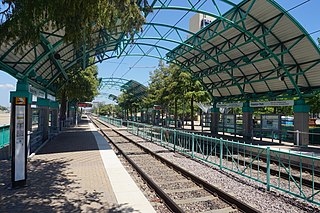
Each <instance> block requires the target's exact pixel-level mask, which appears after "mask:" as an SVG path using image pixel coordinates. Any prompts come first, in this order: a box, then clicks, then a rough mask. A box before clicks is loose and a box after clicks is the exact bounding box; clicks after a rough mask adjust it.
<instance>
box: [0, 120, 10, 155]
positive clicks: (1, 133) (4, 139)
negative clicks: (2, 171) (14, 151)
mask: <svg viewBox="0 0 320 213" xmlns="http://www.w3.org/2000/svg"><path fill="white" fill-rule="evenodd" d="M9 136H10V125H3V126H0V149H1V148H3V147H4V146H7V145H9V143H10V137H9Z"/></svg>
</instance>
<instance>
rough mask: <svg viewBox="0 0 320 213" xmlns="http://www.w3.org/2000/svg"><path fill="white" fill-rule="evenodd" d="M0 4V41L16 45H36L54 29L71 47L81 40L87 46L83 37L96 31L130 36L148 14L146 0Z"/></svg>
mask: <svg viewBox="0 0 320 213" xmlns="http://www.w3.org/2000/svg"><path fill="white" fill-rule="evenodd" d="M137 2H140V3H139V4H138V3H137ZM0 5H1V7H0V8H1V11H0V32H1V34H0V42H1V43H2V42H8V43H9V42H10V41H15V40H16V39H17V38H19V39H20V45H27V44H37V43H38V42H39V41H40V33H41V32H44V31H48V30H55V29H64V30H65V36H64V41H65V42H72V43H74V44H81V43H83V42H84V37H86V42H87V43H90V41H91V40H90V36H85V35H91V34H92V33H94V32H96V31H98V30H100V29H106V30H107V31H108V32H119V31H120V32H124V33H128V34H130V35H133V33H134V31H139V30H140V29H141V26H142V25H143V23H144V22H145V18H144V16H143V14H142V11H143V12H145V13H146V12H150V11H151V7H150V6H149V5H148V1H146V0H144V1H137V0H95V1H93V0H89V1H88V0H78V1H73V0H55V1H52V0H33V1H29V0H3V1H1V3H0ZM141 10H142V11H141Z"/></svg>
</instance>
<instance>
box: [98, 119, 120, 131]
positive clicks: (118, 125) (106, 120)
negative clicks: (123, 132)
mask: <svg viewBox="0 0 320 213" xmlns="http://www.w3.org/2000/svg"><path fill="white" fill-rule="evenodd" d="M99 118H100V119H101V120H103V121H104V122H107V123H109V124H111V125H113V126H116V127H119V128H120V127H122V119H118V118H113V117H108V116H100V117H99Z"/></svg>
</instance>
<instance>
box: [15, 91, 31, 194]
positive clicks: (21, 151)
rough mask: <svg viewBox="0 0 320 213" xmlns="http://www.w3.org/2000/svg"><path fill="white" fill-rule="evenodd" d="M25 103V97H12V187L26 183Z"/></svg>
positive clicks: (26, 101)
mask: <svg viewBox="0 0 320 213" xmlns="http://www.w3.org/2000/svg"><path fill="white" fill-rule="evenodd" d="M27 103H28V100H27V98H25V97H14V98H13V103H12V115H14V117H13V119H12V121H13V129H12V131H11V143H12V144H11V145H12V165H11V167H12V169H11V171H12V175H11V176H12V177H11V178H12V187H13V188H15V187H19V186H24V185H26V179H27V168H26V167H27V154H28V149H27V117H28V115H27Z"/></svg>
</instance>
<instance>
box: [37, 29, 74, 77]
mask: <svg viewBox="0 0 320 213" xmlns="http://www.w3.org/2000/svg"><path fill="white" fill-rule="evenodd" d="M40 41H41V45H42V47H43V49H44V50H45V51H46V52H50V54H49V58H50V60H51V61H52V62H53V64H54V65H55V67H56V69H57V70H58V72H59V73H60V74H62V75H63V77H64V79H65V80H68V79H69V78H68V75H67V73H66V71H65V70H64V68H63V67H62V65H61V63H60V62H59V61H58V60H57V59H55V58H54V53H55V51H54V50H52V49H53V46H52V45H51V44H50V42H49V41H48V39H47V38H46V37H45V36H44V35H43V34H40Z"/></svg>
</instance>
